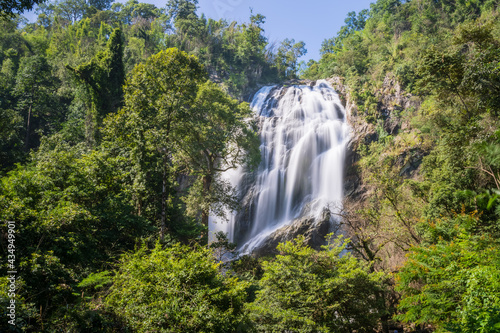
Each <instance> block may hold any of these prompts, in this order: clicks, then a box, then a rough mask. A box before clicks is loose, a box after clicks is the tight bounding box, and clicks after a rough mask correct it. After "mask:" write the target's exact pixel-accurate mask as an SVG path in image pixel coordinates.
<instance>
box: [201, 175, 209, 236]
mask: <svg viewBox="0 0 500 333" xmlns="http://www.w3.org/2000/svg"><path fill="white" fill-rule="evenodd" d="M211 186H212V175H205V176H203V196H204V197H207V196H208V195H209V194H210V187H211ZM209 214H210V210H209V209H208V208H203V210H202V211H201V223H202V224H203V225H204V226H205V227H206V228H207V232H206V233H205V234H203V242H204V244H208V216H209Z"/></svg>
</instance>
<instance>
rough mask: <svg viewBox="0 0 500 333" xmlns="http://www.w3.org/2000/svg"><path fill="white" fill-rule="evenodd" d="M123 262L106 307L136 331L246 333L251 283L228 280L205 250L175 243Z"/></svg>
mask: <svg viewBox="0 0 500 333" xmlns="http://www.w3.org/2000/svg"><path fill="white" fill-rule="evenodd" d="M148 252H149V251H147V250H146V249H141V250H139V251H137V252H136V253H134V254H132V255H129V256H125V257H123V258H122V260H121V261H122V263H121V265H120V268H119V270H118V272H117V274H116V275H115V276H114V278H113V287H112V288H111V291H110V294H109V295H108V297H107V298H106V303H107V304H108V305H109V306H111V307H112V308H113V309H115V310H116V311H117V312H118V313H120V316H123V317H124V318H126V320H127V322H129V323H130V325H131V327H132V328H133V329H135V330H136V331H137V332H151V331H156V332H207V333H208V332H236V331H240V332H244V331H247V329H246V327H248V320H247V318H246V315H245V313H244V311H243V306H244V301H245V298H246V291H245V289H246V287H247V285H248V283H246V282H242V281H239V280H238V278H236V277H231V276H227V275H226V276H224V275H223V274H222V273H221V272H220V271H219V270H218V267H219V265H220V264H218V263H215V262H214V260H213V254H212V253H211V251H209V250H207V249H206V248H201V247H198V246H196V247H194V249H193V248H192V247H188V246H182V245H179V244H175V245H173V246H172V247H169V248H167V249H162V248H161V246H160V245H157V246H156V247H155V248H154V249H153V250H152V251H151V252H150V253H148Z"/></svg>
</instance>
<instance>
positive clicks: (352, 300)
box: [250, 237, 384, 332]
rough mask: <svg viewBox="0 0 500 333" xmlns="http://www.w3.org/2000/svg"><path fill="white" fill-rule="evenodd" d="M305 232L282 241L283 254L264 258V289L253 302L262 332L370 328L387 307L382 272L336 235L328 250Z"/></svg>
mask: <svg viewBox="0 0 500 333" xmlns="http://www.w3.org/2000/svg"><path fill="white" fill-rule="evenodd" d="M304 243H305V242H304V237H298V238H297V239H296V240H294V241H292V242H288V243H286V244H280V245H279V246H278V251H280V253H281V254H280V255H278V256H276V258H275V259H274V260H272V261H270V262H267V261H264V262H263V263H262V266H263V270H264V274H263V277H262V279H261V280H260V281H259V286H260V290H259V291H258V292H257V297H256V299H255V301H254V302H253V303H252V304H250V310H251V316H252V319H253V320H254V321H255V323H256V327H257V331H259V332H269V331H271V332H283V331H288V330H292V331H293V332H352V331H353V330H355V331H356V332H370V331H373V329H375V328H376V327H377V325H378V321H379V318H380V317H381V315H383V312H384V304H383V303H384V300H383V299H382V298H380V297H378V296H379V293H380V292H381V291H382V290H383V283H384V281H383V278H384V274H383V273H370V272H369V270H368V267H366V266H365V265H363V264H362V263H360V262H359V261H358V260H357V259H356V258H354V257H353V256H351V255H350V254H345V255H341V253H342V251H343V250H344V249H345V247H346V243H344V242H343V241H342V239H337V240H335V241H334V242H333V243H331V244H330V245H329V246H325V250H324V251H320V252H318V251H315V250H313V249H311V248H309V247H308V246H305V245H304Z"/></svg>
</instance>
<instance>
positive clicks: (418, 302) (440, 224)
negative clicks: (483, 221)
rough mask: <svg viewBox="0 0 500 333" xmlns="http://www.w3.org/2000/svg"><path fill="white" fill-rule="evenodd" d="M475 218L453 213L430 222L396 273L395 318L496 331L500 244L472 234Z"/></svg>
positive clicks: (489, 237)
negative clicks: (397, 298)
mask: <svg viewBox="0 0 500 333" xmlns="http://www.w3.org/2000/svg"><path fill="white" fill-rule="evenodd" d="M479 222H480V221H479V218H478V217H477V216H474V214H470V215H469V214H463V213H462V214H457V215H456V216H455V217H454V218H449V219H444V218H443V219H440V220H435V221H431V222H429V224H428V225H426V226H425V228H426V230H427V236H428V237H427V241H428V243H427V244H424V245H422V246H416V247H413V248H412V249H411V251H410V252H409V255H408V261H407V262H406V263H405V265H404V266H403V267H402V268H401V270H400V271H399V272H398V274H397V277H396V280H397V290H398V291H399V292H401V294H402V299H401V302H400V304H399V309H400V310H401V311H402V313H401V314H400V315H398V316H397V318H398V319H399V320H402V321H405V322H413V323H416V324H432V325H435V326H436V328H439V329H446V330H449V331H452V332H484V333H486V332H498V330H499V329H500V316H499V313H500V283H498V281H499V280H498V277H500V261H499V260H498V258H500V252H499V251H500V246H499V242H498V239H496V237H495V238H493V237H492V235H488V234H483V235H481V236H479V235H474V234H472V233H471V230H474V229H476V228H477V227H476V226H477V224H478V223H479Z"/></svg>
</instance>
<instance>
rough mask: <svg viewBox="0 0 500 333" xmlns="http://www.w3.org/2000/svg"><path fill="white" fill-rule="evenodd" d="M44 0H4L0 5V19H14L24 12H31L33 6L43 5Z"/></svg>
mask: <svg viewBox="0 0 500 333" xmlns="http://www.w3.org/2000/svg"><path fill="white" fill-rule="evenodd" d="M45 1H46V0H4V1H2V2H1V3H0V18H1V17H14V16H15V15H16V14H22V13H24V12H25V11H29V10H32V9H33V7H34V6H35V5H39V4H41V3H44V2H45Z"/></svg>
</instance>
